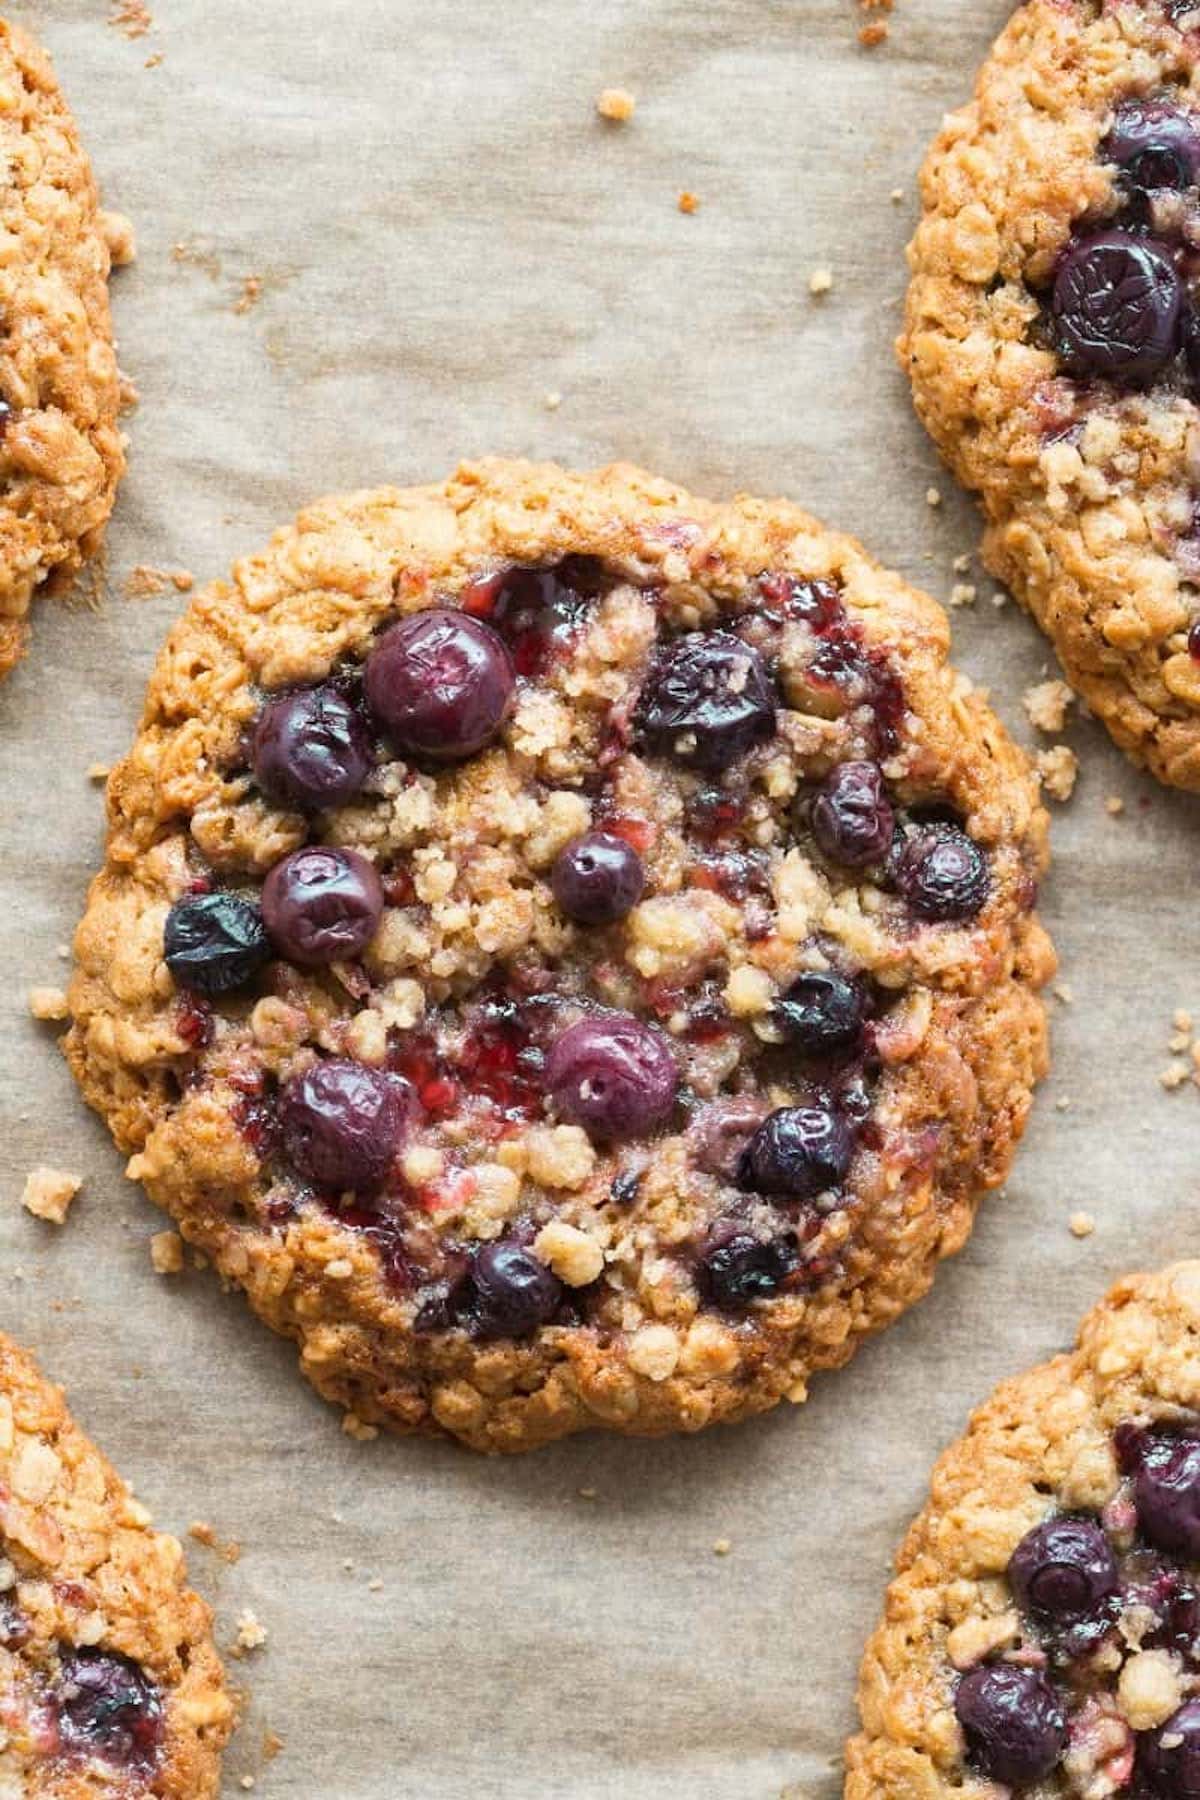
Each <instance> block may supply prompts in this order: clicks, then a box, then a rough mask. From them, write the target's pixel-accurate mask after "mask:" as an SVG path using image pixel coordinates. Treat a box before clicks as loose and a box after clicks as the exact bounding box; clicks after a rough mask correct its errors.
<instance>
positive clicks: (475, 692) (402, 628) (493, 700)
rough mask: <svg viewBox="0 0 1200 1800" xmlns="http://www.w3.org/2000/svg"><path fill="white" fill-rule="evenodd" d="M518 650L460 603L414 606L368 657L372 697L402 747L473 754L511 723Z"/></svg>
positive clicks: (450, 755) (430, 753)
mask: <svg viewBox="0 0 1200 1800" xmlns="http://www.w3.org/2000/svg"><path fill="white" fill-rule="evenodd" d="M515 685H516V673H515V671H514V669H513V664H512V657H511V656H510V655H509V653H508V651H507V649H506V648H505V646H504V643H503V642H502V640H501V639H500V638H499V637H498V636H497V635H496V633H495V632H494V631H493V630H492V628H491V626H490V625H485V624H484V623H483V621H482V620H481V619H473V618H471V617H470V615H469V614H468V613H463V612H458V611H456V610H455V609H454V608H453V607H446V606H442V607H434V608H432V609H431V610H430V611H428V612H419V613H413V614H412V616H411V617H410V618H407V619H401V621H400V623H399V624H398V625H393V626H392V628H391V630H390V631H385V632H384V634H383V636H382V637H381V638H380V639H379V642H378V643H377V644H376V645H375V648H374V649H373V650H372V652H371V654H370V656H369V657H368V658H367V672H366V694H367V704H368V705H369V707H370V708H371V711H372V712H373V713H374V715H375V717H376V718H377V719H378V721H379V723H380V724H381V725H382V726H383V728H384V730H385V731H386V732H387V734H388V736H389V737H390V738H391V739H392V741H393V742H394V743H395V744H396V746H397V748H398V749H400V750H405V751H408V752H410V753H411V754H412V755H414V756H427V757H431V758H433V759H434V760H435V761H438V762H456V761H459V760H460V759H461V758H462V757H464V756H474V754H475V752H476V751H477V750H482V749H483V747H484V745H485V744H490V743H491V741H492V739H493V738H494V737H495V736H496V734H497V732H498V731H499V730H500V727H501V726H502V725H503V723H504V719H505V715H506V713H507V712H508V708H509V703H510V701H511V700H512V694H513V688H514V687H515Z"/></svg>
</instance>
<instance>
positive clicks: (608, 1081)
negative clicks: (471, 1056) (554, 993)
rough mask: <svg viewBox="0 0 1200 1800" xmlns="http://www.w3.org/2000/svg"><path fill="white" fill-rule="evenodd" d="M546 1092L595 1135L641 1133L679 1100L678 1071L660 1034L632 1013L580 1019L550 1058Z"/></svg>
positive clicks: (659, 1121) (562, 1110)
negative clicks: (677, 1098)
mask: <svg viewBox="0 0 1200 1800" xmlns="http://www.w3.org/2000/svg"><path fill="white" fill-rule="evenodd" d="M545 1083H546V1091H547V1093H548V1094H549V1095H550V1097H551V1099H552V1100H553V1102H554V1105H555V1107H556V1108H557V1110H558V1111H559V1112H560V1113H561V1114H562V1116H563V1117H564V1118H566V1119H569V1120H571V1121H572V1122H573V1123H574V1124H576V1125H582V1126H583V1128H584V1130H585V1131H588V1132H590V1133H591V1134H592V1136H594V1137H598V1138H629V1137H640V1136H642V1135H643V1134H644V1133H645V1132H648V1131H652V1130H653V1129H654V1128H655V1127H656V1126H658V1125H661V1124H662V1123H663V1122H664V1121H665V1119H666V1118H667V1116H668V1114H669V1113H670V1111H671V1108H672V1107H673V1105H674V1104H675V1094H676V1090H677V1088H678V1086H679V1071H678V1069H677V1067H676V1063H675V1057H674V1055H673V1053H672V1050H671V1047H670V1045H669V1044H668V1042H667V1040H666V1038H665V1037H663V1035H662V1033H661V1032H659V1031H656V1030H655V1029H654V1027H653V1026H651V1025H645V1024H643V1023H642V1022H641V1020H639V1019H635V1018H633V1017H632V1016H631V1015H630V1014H628V1013H599V1014H595V1015H593V1016H589V1017H588V1018H584V1019H581V1020H580V1021H579V1023H578V1024H576V1025H572V1026H570V1027H569V1028H568V1029H567V1030H566V1031H564V1032H563V1033H562V1035H561V1037H559V1038H556V1039H555V1042H554V1043H553V1044H552V1046H551V1048H550V1053H549V1055H548V1056H547V1058H546V1068H545Z"/></svg>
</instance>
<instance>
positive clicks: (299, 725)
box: [251, 687, 371, 813]
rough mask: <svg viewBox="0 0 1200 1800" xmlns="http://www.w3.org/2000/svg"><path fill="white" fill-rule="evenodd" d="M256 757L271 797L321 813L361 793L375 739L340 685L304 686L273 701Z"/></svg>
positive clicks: (260, 728) (257, 731)
mask: <svg viewBox="0 0 1200 1800" xmlns="http://www.w3.org/2000/svg"><path fill="white" fill-rule="evenodd" d="M251 760H252V762H253V765H254V776H255V780H256V781H257V782H258V785H259V787H260V788H261V789H262V791H263V793H264V794H265V795H266V796H267V798H268V800H273V801H274V802H275V804H276V805H277V806H286V807H290V808H292V809H294V810H295V811H296V812H304V813H313V812H321V811H323V810H325V809H326V808H329V807H334V806H344V805H345V803H346V801H347V800H352V799H353V798H354V796H355V794H357V793H358V791H359V789H360V788H361V787H362V784H363V782H364V781H365V780H366V778H367V776H368V775H369V774H370V772H371V742H370V738H369V736H368V733H367V728H366V725H365V724H364V723H363V719H362V716H361V714H360V713H359V712H358V711H357V710H356V709H355V708H354V707H353V706H351V704H350V702H349V701H348V700H347V699H346V698H345V696H344V695H342V694H339V693H338V691H337V689H336V688H328V687H318V688H303V689H301V690H300V691H299V692H297V693H293V694H280V695H279V696H278V698H276V699H274V700H268V701H267V704H266V705H265V706H264V707H263V709H262V711H261V712H260V713H259V715H258V719H257V721H256V723H255V726H254V736H253V740H252V744H251Z"/></svg>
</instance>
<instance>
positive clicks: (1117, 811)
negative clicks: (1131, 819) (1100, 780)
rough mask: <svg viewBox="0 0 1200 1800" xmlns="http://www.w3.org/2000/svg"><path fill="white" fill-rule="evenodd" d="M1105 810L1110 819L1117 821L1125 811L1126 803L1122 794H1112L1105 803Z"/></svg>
mask: <svg viewBox="0 0 1200 1800" xmlns="http://www.w3.org/2000/svg"><path fill="white" fill-rule="evenodd" d="M1104 810H1105V812H1106V813H1107V814H1108V816H1109V818H1110V819H1117V818H1119V817H1120V816H1121V814H1122V813H1123V812H1124V811H1125V802H1124V801H1123V800H1122V798H1121V796H1120V794H1110V795H1109V796H1108V799H1107V800H1106V801H1105V802H1104Z"/></svg>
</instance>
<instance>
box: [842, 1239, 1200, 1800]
mask: <svg viewBox="0 0 1200 1800" xmlns="http://www.w3.org/2000/svg"><path fill="white" fill-rule="evenodd" d="M898 1569H899V1575H898V1578H897V1580H896V1581H895V1582H893V1584H892V1586H891V1588H890V1590H889V1592H888V1598H887V1606H886V1611H885V1614H884V1619H883V1623H882V1624H881V1625H880V1626H879V1629H878V1630H877V1631H876V1633H875V1636H874V1637H873V1638H872V1640H871V1643H870V1645H869V1646H868V1649H867V1654H866V1657H865V1660H864V1662H863V1667H862V1674H861V1678H860V1684H859V1704H860V1708H861V1712H862V1720H863V1731H862V1734H861V1735H860V1736H858V1737H856V1738H855V1739H853V1740H852V1742H851V1744H850V1746H849V1750H848V1759H847V1770H848V1772H847V1781H846V1790H845V1792H846V1800H937V1797H938V1796H941V1795H949V1794H956V1795H961V1796H963V1797H964V1800H967V1797H973V1800H1002V1797H1003V1800H1012V1797H1014V1796H1021V1797H1022V1800H1051V1797H1052V1796H1054V1797H1058V1796H1062V1797H1064V1800H1106V1796H1108V1795H1113V1794H1125V1795H1128V1796H1129V1797H1130V1800H1189V1797H1190V1796H1193V1795H1196V1794H1200V1262H1187V1263H1178V1264H1176V1265H1175V1266H1174V1267H1173V1268H1170V1269H1167V1270H1165V1271H1164V1272H1163V1273H1161V1274H1158V1275H1139V1276H1134V1277H1131V1278H1129V1279H1127V1280H1124V1281H1121V1282H1119V1283H1118V1284H1117V1286H1116V1287H1114V1288H1113V1290H1112V1291H1111V1293H1110V1294H1109V1295H1108V1297H1107V1299H1106V1300H1104V1301H1103V1303H1102V1304H1101V1305H1100V1306H1098V1307H1097V1308H1096V1309H1095V1311H1094V1312H1092V1313H1091V1314H1090V1316H1089V1317H1088V1318H1087V1319H1086V1320H1085V1321H1084V1325H1083V1329H1082V1331H1081V1333H1080V1336H1079V1342H1078V1347H1077V1348H1076V1350H1075V1351H1074V1352H1073V1353H1071V1354H1069V1355H1063V1356H1059V1357H1056V1358H1055V1359H1054V1361H1053V1362H1050V1363H1047V1364H1046V1365H1045V1366H1044V1367H1042V1368H1039V1369H1033V1370H1031V1371H1030V1372H1029V1373H1028V1374H1025V1375H1020V1376H1018V1377H1017V1378H1016V1379H1015V1380H1013V1381H1009V1382H1006V1383H1005V1384H1004V1385H1003V1386H1002V1387H1000V1388H999V1389H998V1390H997V1392H996V1393H995V1394H994V1395H993V1396H992V1398H991V1399H990V1400H989V1401H988V1402H987V1404H986V1405H985V1406H983V1407H981V1408H980V1410H979V1411H978V1412H977V1413H976V1414H975V1416H974V1418H973V1419H972V1420H971V1424H970V1428H969V1430H968V1431H967V1434H966V1436H965V1437H964V1438H962V1439H961V1440H960V1441H959V1442H958V1443H957V1444H955V1445H953V1446H952V1447H951V1448H950V1449H949V1450H948V1451H947V1452H946V1453H945V1455H944V1456H943V1457H942V1459H941V1461H940V1462H939V1463H938V1465H937V1468H936V1469H935V1471H934V1476H933V1483H932V1495H931V1498H930V1501H929V1504H928V1505H927V1506H926V1508H925V1510H924V1512H922V1513H921V1515H920V1517H919V1518H918V1519H917V1520H916V1522H915V1524H914V1525H913V1527H912V1529H911V1531H910V1532H909V1534H908V1538H907V1540H906V1542H905V1544H904V1547H903V1549H902V1550H901V1552H900V1556H899V1559H898Z"/></svg>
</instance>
